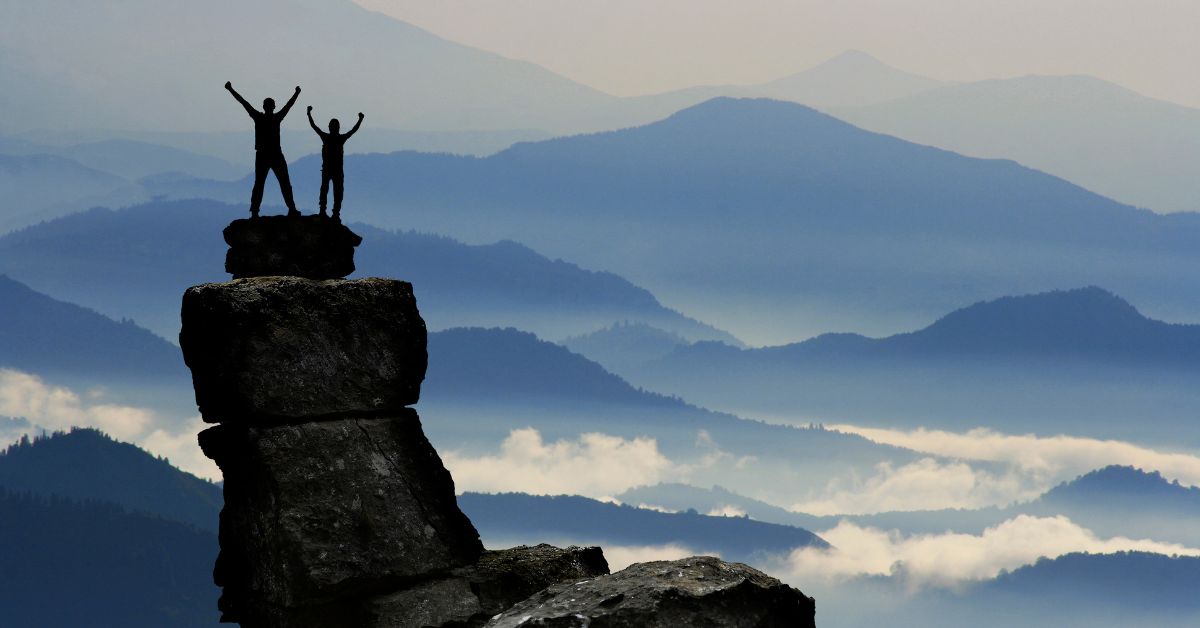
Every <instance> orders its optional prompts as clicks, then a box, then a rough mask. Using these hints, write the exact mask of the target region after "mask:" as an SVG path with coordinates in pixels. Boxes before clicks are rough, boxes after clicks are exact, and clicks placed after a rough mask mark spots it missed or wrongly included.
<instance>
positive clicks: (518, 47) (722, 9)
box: [356, 0, 1200, 106]
mask: <svg viewBox="0 0 1200 628" xmlns="http://www.w3.org/2000/svg"><path fill="white" fill-rule="evenodd" d="M356 1H357V2H359V4H361V5H363V6H365V7H367V8H370V9H373V10H378V11H382V12H384V13H388V14H390V15H392V16H394V17H396V18H399V19H402V20H405V21H408V22H410V23H412V24H415V25H417V26H420V27H422V28H425V29H426V30H429V31H432V32H434V33H436V34H438V35H440V36H442V37H445V38H446V39H450V40H453V41H457V42H460V43H464V44H468V45H471V46H475V47H478V48H483V49H485V50H490V51H492V52H496V53H499V54H502V55H504V56H507V57H511V58H515V59H524V60H528V61H533V62H535V63H538V64H539V65H542V66H544V67H546V68H549V69H550V70H553V71H555V72H557V73H559V74H563V75H565V76H567V77H570V78H572V79H574V80H576V81H579V82H582V83H585V84H587V85H590V86H592V87H596V88H598V89H601V90H604V91H607V92H609V93H612V94H617V95H634V94H644V93H653V92H660V91H666V90H671V89H676V88H681V87H688V86H692V85H698V84H718V83H755V82H761V81H765V80H768V79H772V78H778V77H780V76H783V75H786V74H790V73H792V72H795V71H798V70H802V69H805V68H807V67H810V66H812V65H815V64H817V63H819V62H821V61H824V60H825V59H828V58H829V57H832V56H834V55H836V54H838V53H840V52H842V51H844V50H846V49H858V50H863V51H866V52H869V53H871V54H873V55H875V56H877V57H879V58H880V59H882V60H883V61H885V62H887V63H889V64H891V65H894V66H896V67H899V68H901V69H904V70H908V71H911V72H915V73H918V74H924V75H927V76H931V77H934V78H941V79H951V80H979V79H986V78H1001V77H1010V76H1020V75H1025V74H1091V75H1094V76H1099V77H1101V78H1105V79H1108V80H1111V81H1114V82H1117V83H1120V84H1122V85H1125V86H1127V87H1130V88H1132V89H1134V90H1136V91H1139V92H1142V93H1143V94H1146V95H1149V96H1154V97H1157V98H1162V99H1165V100H1173V101H1175V102H1179V103H1182V104H1187V105H1192V106H1200V73H1198V72H1197V67H1196V66H1197V65H1200V1H1197V0H356Z"/></svg>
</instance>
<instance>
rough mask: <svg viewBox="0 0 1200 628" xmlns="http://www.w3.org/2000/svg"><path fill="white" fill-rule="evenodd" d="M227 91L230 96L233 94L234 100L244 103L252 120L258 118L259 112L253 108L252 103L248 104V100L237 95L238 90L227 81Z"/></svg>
mask: <svg viewBox="0 0 1200 628" xmlns="http://www.w3.org/2000/svg"><path fill="white" fill-rule="evenodd" d="M225 89H227V90H229V93H230V94H233V97H234V99H236V100H237V101H238V102H240V103H242V106H243V107H245V108H246V113H248V114H250V117H251V118H254V117H257V116H258V110H257V109H255V108H254V107H251V106H250V103H248V102H246V99H245V98H242V95H241V94H239V93H237V90H236V89H234V88H233V83H230V82H229V81H225Z"/></svg>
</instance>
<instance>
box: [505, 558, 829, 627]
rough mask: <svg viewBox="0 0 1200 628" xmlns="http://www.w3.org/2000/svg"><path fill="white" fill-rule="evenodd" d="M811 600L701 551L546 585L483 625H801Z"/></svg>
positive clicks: (809, 614)
mask: <svg viewBox="0 0 1200 628" xmlns="http://www.w3.org/2000/svg"><path fill="white" fill-rule="evenodd" d="M814 617H815V603H814V602H813V600H812V598H809V597H807V596H805V595H804V594H803V593H801V592H799V591H797V590H796V589H793V588H791V587H789V586H787V585H785V584H783V583H782V582H780V581H778V580H776V579H774V578H771V577H769V576H767V575H766V574H764V573H762V572H760V571H758V570H755V569H752V568H750V567H747V566H746V565H742V564H738V563H727V562H724V561H722V560H720V559H717V558H712V557H707V556H701V557H694V558H685V559H682V560H676V561H660V562H652V563H639V564H636V565H632V566H630V567H629V568H627V569H624V570H622V571H619V572H617V573H615V574H612V575H609V576H600V577H598V578H593V579H591V580H586V581H582V582H568V583H560V584H556V585H554V586H552V587H549V588H548V589H546V590H545V591H542V592H540V593H538V594H536V595H534V596H532V597H530V598H529V599H527V600H525V601H524V602H521V603H520V604H517V605H516V606H514V607H512V608H510V609H509V610H507V611H505V612H504V613H502V614H501V615H499V616H497V617H496V618H494V619H492V620H491V621H489V622H488V623H487V624H486V625H487V626H488V628H516V627H518V626H521V627H524V628H531V627H534V626H553V627H555V628H587V627H590V628H677V627H679V626H689V627H693V628H784V627H786V628H801V627H810V626H813V625H814V622H815V619H814Z"/></svg>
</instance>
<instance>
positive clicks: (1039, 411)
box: [620, 288, 1200, 447]
mask: <svg viewBox="0 0 1200 628" xmlns="http://www.w3.org/2000/svg"><path fill="white" fill-rule="evenodd" d="M1197 369H1200V326H1197V325H1175V324H1168V323H1164V322H1162V321H1158V320H1154V319H1151V318H1148V317H1146V316H1144V315H1143V314H1141V313H1140V312H1139V311H1138V310H1137V309H1135V308H1134V307H1133V306H1132V305H1130V304H1129V303H1128V302H1127V301H1125V300H1123V299H1121V298H1119V297H1117V296H1115V295H1113V294H1112V293H1110V292H1107V291H1105V290H1102V289H1099V288H1084V289H1077V290H1067V291H1054V292H1048V293H1042V294H1035V295H1026V296H1020V297H1005V298H1001V299H996V300H992V301H986V302H980V303H977V304H975V305H972V306H969V307H966V308H962V309H960V310H956V311H954V312H953V313H951V314H949V315H946V316H944V317H942V318H940V319H939V320H937V321H936V322H935V323H933V324H932V325H929V326H928V327H926V328H924V329H921V330H919V331H915V332H911V333H904V334H897V335H894V336H888V337H885V338H867V337H865V336H860V335H856V334H826V335H822V336H818V337H816V338H813V339H811V340H807V341H804V342H800V343H794V344H790V345H783V346H776V347H765V348H759V349H736V348H734V347H730V346H727V345H722V344H720V343H710V342H701V343H695V344H691V345H688V346H682V347H680V348H678V349H676V350H675V351H674V352H672V353H671V354H669V355H667V356H666V357H663V358H661V359H658V360H653V361H650V362H645V363H643V364H642V365H641V366H636V367H628V368H626V369H624V370H621V371H620V373H621V374H622V375H624V376H625V377H627V378H629V380H630V381H632V382H635V383H637V384H639V385H642V386H648V387H650V388H653V389H655V390H660V391H663V392H668V393H672V394H677V395H682V396H683V397H685V398H687V399H690V400H693V401H695V402H696V403H700V404H702V405H704V406H706V407H710V408H716V409H720V410H725V411H729V412H735V413H739V414H755V413H771V414H775V415H777V416H784V417H791V416H796V417H812V416H818V417H821V418H822V420H823V421H824V422H827V423H830V422H839V421H840V422H847V423H854V424H864V423H872V424H875V425H885V426H887V427H889V428H896V427H901V426H909V427H917V426H924V427H942V428H947V429H954V430H962V429H969V428H973V427H978V426H980V425H987V426H988V427H990V428H992V429H996V430H999V431H1003V432H1009V433H1013V432H1015V433H1023V432H1027V431H1032V432H1036V433H1041V434H1045V433H1068V434H1072V435H1076V436H1094V437H1102V438H1117V439H1122V440H1130V441H1134V442H1140V443H1148V444H1149V443H1153V444H1154V445H1156V446H1170V447H1175V446H1178V443H1179V442H1180V441H1179V439H1181V438H1182V439H1184V442H1189V443H1194V442H1196V441H1195V439H1194V438H1193V435H1194V434H1195V432H1194V430H1191V429H1190V428H1189V427H1188V426H1189V425H1190V421H1191V419H1190V417H1192V416H1194V415H1195V413H1196V412H1200V395H1198V394H1197V392H1196V390H1195V388H1194V386H1192V385H1191V384H1190V381H1191V379H1192V378H1193V377H1194V376H1195V372H1196V371H1197ZM1131 417H1138V419H1137V420H1131ZM793 420H795V419H793ZM804 420H805V421H807V420H809V419H807V418H806V419H804Z"/></svg>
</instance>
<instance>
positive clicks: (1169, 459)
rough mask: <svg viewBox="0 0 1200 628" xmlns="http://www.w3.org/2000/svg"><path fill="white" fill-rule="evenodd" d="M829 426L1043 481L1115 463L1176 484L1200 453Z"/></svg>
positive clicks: (1194, 479)
mask: <svg viewBox="0 0 1200 628" xmlns="http://www.w3.org/2000/svg"><path fill="white" fill-rule="evenodd" d="M829 428H830V429H834V430H837V431H839V432H846V433H849V434H858V435H859V436H863V437H864V438H868V439H870V440H873V441H875V442H877V443H884V444H888V445H896V446H898V447H905V448H908V449H912V450H915V451H919V452H922V453H927V454H933V455H937V456H946V457H950V458H957V459H967V460H984V461H992V462H1002V463H1008V464H1011V465H1014V466H1015V467H1017V468H1018V469H1021V470H1022V471H1023V472H1025V473H1026V474H1029V475H1031V476H1036V477H1042V478H1045V479H1046V480H1047V481H1054V480H1059V481H1060V480H1062V479H1070V478H1073V477H1075V476H1077V475H1081V474H1083V473H1087V472H1089V471H1093V470H1095V469H1098V468H1101V467H1105V466H1108V465H1113V464H1119V465H1128V466H1133V467H1138V468H1141V469H1146V470H1154V471H1159V472H1160V473H1162V474H1163V475H1164V476H1166V477H1167V478H1168V479H1174V480H1179V482H1180V483H1181V484H1187V485H1189V486H1200V456H1195V455H1191V454H1185V453H1171V452H1162V451H1157V450H1154V449H1150V448H1148V447H1143V446H1141V445H1135V444H1133V443H1128V442H1124V441H1117V440H1100V439H1095V438H1082V437H1077V436H1065V435H1064V436H1046V437H1041V436H1035V435H1033V434H1021V435H1010V434H1002V433H1000V432H997V431H995V430H991V429H987V428H976V429H973V430H970V431H967V432H963V433H956V432H947V431H942V430H927V429H924V428H920V429H916V430H907V431H905V430H891V429H881V428H871V427H858V426H855V425H831V426H829Z"/></svg>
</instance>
